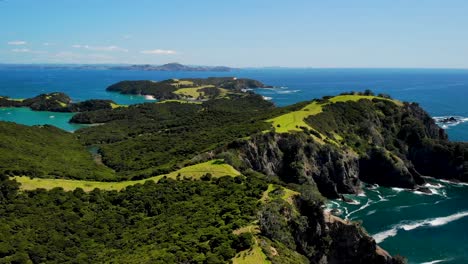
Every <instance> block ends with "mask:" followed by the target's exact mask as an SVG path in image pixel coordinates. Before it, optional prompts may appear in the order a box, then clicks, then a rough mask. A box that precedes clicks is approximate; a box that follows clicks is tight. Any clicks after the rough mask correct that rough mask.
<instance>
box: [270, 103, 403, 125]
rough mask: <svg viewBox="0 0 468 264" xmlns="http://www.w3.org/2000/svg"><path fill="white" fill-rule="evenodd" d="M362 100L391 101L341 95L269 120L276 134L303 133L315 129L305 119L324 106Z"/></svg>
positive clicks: (317, 112) (319, 111)
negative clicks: (303, 128) (303, 129)
mask: <svg viewBox="0 0 468 264" xmlns="http://www.w3.org/2000/svg"><path fill="white" fill-rule="evenodd" d="M361 99H367V100H372V99H381V100H390V99H385V98H381V97H377V96H372V95H339V96H335V97H333V98H331V99H329V100H328V101H327V102H325V103H320V102H317V101H313V102H312V103H310V104H308V105H306V106H305V107H304V108H302V109H300V110H298V111H293V112H290V113H287V114H284V115H281V116H278V117H275V118H272V119H269V120H268V122H272V125H273V126H274V127H275V129H276V132H278V133H287V132H291V131H302V129H301V127H305V128H308V129H313V128H312V127H311V126H309V125H308V124H307V123H306V122H305V121H304V119H305V118H307V117H308V116H311V115H317V114H319V113H321V112H322V111H323V106H325V105H328V104H332V103H338V102H347V101H359V100H361ZM390 101H392V102H395V103H397V104H398V103H399V102H397V101H394V100H390Z"/></svg>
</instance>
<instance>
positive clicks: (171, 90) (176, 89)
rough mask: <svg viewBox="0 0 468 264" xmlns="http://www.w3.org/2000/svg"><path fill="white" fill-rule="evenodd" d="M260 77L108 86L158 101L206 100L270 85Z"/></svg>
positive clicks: (212, 78)
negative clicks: (258, 78) (256, 78)
mask: <svg viewBox="0 0 468 264" xmlns="http://www.w3.org/2000/svg"><path fill="white" fill-rule="evenodd" d="M268 87H271V86H267V85H265V84H263V83H261V82H259V81H257V80H252V79H244V78H236V77H211V78H205V79H202V78H191V79H168V80H164V81H159V82H158V81H148V80H143V81H122V82H118V83H116V84H113V85H111V86H109V87H107V88H106V90H107V91H109V92H119V93H122V94H134V95H150V96H153V97H154V98H155V99H158V100H185V101H199V102H201V101H206V100H209V99H216V98H223V97H226V96H229V94H239V93H249V92H250V91H249V89H255V88H268Z"/></svg>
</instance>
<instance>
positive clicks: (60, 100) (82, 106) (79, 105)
mask: <svg viewBox="0 0 468 264" xmlns="http://www.w3.org/2000/svg"><path fill="white" fill-rule="evenodd" d="M117 106H118V105H117V104H116V103H115V102H114V101H112V100H101V99H90V100H86V101H82V102H76V103H74V102H72V99H71V98H70V97H69V96H68V95H66V94H64V93H60V92H55V93H47V94H40V95H38V96H35V97H32V98H28V99H13V98H9V97H7V96H0V107H29V108H31V110H34V111H50V112H87V111H96V110H102V109H113V108H116V107H117Z"/></svg>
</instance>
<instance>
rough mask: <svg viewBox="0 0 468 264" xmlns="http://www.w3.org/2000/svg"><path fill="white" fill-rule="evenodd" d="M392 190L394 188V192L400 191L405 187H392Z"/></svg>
mask: <svg viewBox="0 0 468 264" xmlns="http://www.w3.org/2000/svg"><path fill="white" fill-rule="evenodd" d="M392 190H394V191H395V192H401V191H404V190H405V189H403V188H397V187H393V188H392Z"/></svg>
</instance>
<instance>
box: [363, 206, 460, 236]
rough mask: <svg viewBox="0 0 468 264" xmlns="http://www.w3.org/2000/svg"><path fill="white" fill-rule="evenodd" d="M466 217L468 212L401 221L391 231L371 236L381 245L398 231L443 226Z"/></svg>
mask: <svg viewBox="0 0 468 264" xmlns="http://www.w3.org/2000/svg"><path fill="white" fill-rule="evenodd" d="M466 216H468V211H464V212H459V213H456V214H453V215H449V216H444V217H437V218H430V219H425V220H421V221H413V222H408V221H403V222H400V224H398V225H395V226H393V227H392V228H391V229H389V230H386V231H383V232H380V233H377V234H375V235H373V236H372V237H373V238H374V239H375V241H376V242H377V243H381V242H382V241H384V240H385V239H387V238H389V237H392V236H396V235H397V233H398V230H405V231H411V230H414V229H417V228H420V227H435V226H443V225H446V224H448V223H450V222H453V221H456V220H459V219H461V218H463V217H466Z"/></svg>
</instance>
